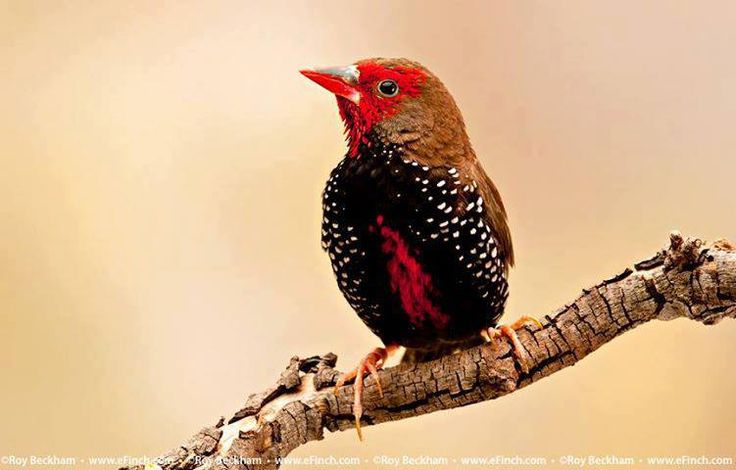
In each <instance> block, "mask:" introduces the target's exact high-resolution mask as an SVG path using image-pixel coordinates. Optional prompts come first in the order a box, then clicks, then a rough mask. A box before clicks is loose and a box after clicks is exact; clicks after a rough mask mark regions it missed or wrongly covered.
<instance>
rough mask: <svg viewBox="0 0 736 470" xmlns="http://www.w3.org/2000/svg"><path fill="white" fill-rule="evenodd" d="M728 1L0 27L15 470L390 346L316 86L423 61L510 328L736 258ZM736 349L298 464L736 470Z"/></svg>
mask: <svg viewBox="0 0 736 470" xmlns="http://www.w3.org/2000/svg"><path fill="white" fill-rule="evenodd" d="M735 24H736V3H734V2H731V1H725V0H724V1H710V2H700V1H695V0H692V1H689V2H676V1H645V2H639V1H633V0H632V1H624V2H620V1H606V2H604V1H597V2H582V1H565V2H553V1H546V2H520V1H506V2H419V1H417V2H399V3H393V2H392V3H388V2H381V1H370V2H364V3H353V2H348V1H347V0H343V1H336V2H304V3H301V2H293V3H280V4H277V3H270V2H269V3H266V2H263V3H250V2H243V1H229V2H215V3H209V4H207V5H206V6H205V3H204V2H195V1H190V2H181V1H176V2H174V1H172V2H148V1H140V2H94V1H64V2H62V1H58V2H57V1H48V2H32V1H10V2H2V3H0V159H1V160H0V371H1V373H0V390H1V392H0V393H1V395H0V422H1V423H2V424H0V454H2V455H6V454H14V455H27V454H57V455H71V456H77V457H87V456H93V455H122V454H131V455H138V454H144V453H145V454H149V455H153V454H156V453H158V452H160V451H163V450H167V449H169V448H170V447H172V446H173V445H175V444H177V443H178V442H179V441H181V440H182V439H184V438H186V437H188V436H189V435H190V434H191V433H192V432H193V431H196V430H197V429H198V428H199V427H200V426H201V425H203V424H208V423H211V422H213V418H216V417H217V416H219V415H220V414H229V413H231V412H232V411H234V410H236V409H237V408H238V406H239V405H240V404H241V403H242V402H243V400H244V398H245V397H246V396H247V394H248V393H249V392H252V391H257V390H259V389H261V388H262V387H264V386H265V385H267V384H269V383H271V381H272V380H273V378H274V377H275V376H276V375H277V374H278V372H280V370H281V369H282V367H283V366H284V365H285V362H286V360H287V359H288V357H290V356H291V355H293V354H296V353H302V354H311V353H321V352H326V351H334V352H336V353H337V354H339V355H340V358H341V361H340V364H342V366H343V367H348V366H351V365H352V364H353V363H354V361H356V360H357V359H358V357H359V356H361V355H363V354H364V353H365V352H367V350H368V349H369V348H372V347H374V346H376V345H377V341H376V339H375V338H374V337H373V336H372V335H371V334H370V332H369V331H368V330H367V329H366V328H364V327H363V325H362V324H361V323H360V322H359V320H358V319H357V317H356V316H355V315H354V314H353V313H352V312H351V311H350V308H349V307H348V305H347V304H346V302H345V301H344V300H343V299H342V298H341V296H340V294H339V292H338V290H337V288H336V286H335V285H334V281H333V279H332V273H331V270H330V267H329V263H328V261H327V259H326V257H325V256H324V254H323V253H322V252H321V250H320V248H319V221H320V191H321V189H322V184H323V181H324V180H325V179H326V176H327V174H328V172H329V170H330V169H331V168H332V166H333V165H335V163H336V162H337V161H338V159H339V158H340V155H341V154H342V152H343V151H344V144H343V142H342V138H341V123H340V122H339V118H338V115H337V110H336V107H335V103H334V100H333V99H332V98H331V97H329V96H328V95H327V93H326V92H324V90H321V89H319V88H318V87H316V86H315V85H314V84H313V83H310V82H309V81H307V80H305V79H304V78H303V77H302V76H300V75H299V74H298V73H297V70H298V69H299V68H302V67H304V66H310V65H334V64H345V63H349V62H352V61H354V60H356V59H359V58H363V57H370V56H376V55H383V56H406V57H411V58H415V59H418V60H420V61H422V62H424V63H425V64H426V65H427V66H429V67H430V68H431V69H432V70H433V71H434V72H435V73H437V74H438V75H439V76H440V77H442V79H443V80H444V81H445V83H446V84H447V86H448V88H449V89H450V90H451V91H452V92H453V94H454V96H455V97H456V99H457V101H458V103H459V105H460V107H461V109H462V110H463V112H464V115H465V118H466V121H467V123H468V127H469V132H470V134H471V138H472V140H473V143H474V145H475V148H476V150H477V152H478V154H479V155H481V156H482V158H483V161H484V163H485V165H486V168H487V169H488V171H489V173H490V174H491V175H492V177H493V178H494V179H495V181H496V182H497V183H498V185H499V186H500V188H501V190H502V193H503V196H504V200H505V201H506V203H507V206H508V209H509V213H510V219H511V225H512V231H513V235H514V241H515V244H516V250H517V253H518V267H517V269H515V270H514V273H513V277H512V281H511V295H512V296H511V301H510V305H509V312H510V313H509V317H510V318H515V317H517V316H518V315H520V314H527V313H533V314H542V313H546V312H549V311H551V310H553V309H555V308H556V307H558V306H560V305H561V304H562V303H564V302H565V301H567V300H570V299H572V298H573V297H574V296H576V295H577V293H578V292H579V291H580V289H581V288H582V287H585V286H588V285H591V284H592V283H594V282H595V281H597V280H599V279H601V278H602V277H604V276H607V275H611V274H614V273H616V272H618V271H619V270H620V269H622V268H623V267H624V266H626V265H627V264H629V263H631V262H634V261H637V260H639V259H641V258H642V257H645V256H648V255H650V254H652V253H653V252H654V251H655V250H657V249H658V248H659V247H660V246H662V245H663V244H664V242H665V239H666V236H667V233H668V231H669V230H670V229H673V228H679V229H680V230H682V231H683V232H686V233H687V234H697V235H700V236H703V237H706V238H708V239H713V238H717V237H722V236H727V237H730V238H732V239H734V238H736V218H734V213H735V212H736V198H735V197H734V188H733V183H734V172H735V171H736V158H735V157H736V153H735V151H734V149H735V148H736V86H735V84H736V59H735V58H736V27H734V25H735ZM734 340H736V323H733V322H727V323H724V324H721V325H718V326H717V327H714V328H707V327H704V326H699V325H696V324H691V323H688V322H685V321H677V322H672V323H667V324H652V325H646V326H644V327H642V328H640V329H637V330H636V331H633V332H632V333H630V334H627V335H625V336H624V337H622V338H620V339H619V340H617V341H615V342H614V343H612V344H610V345H608V346H606V347H604V348H603V349H602V350H601V351H599V352H597V353H595V354H594V355H593V356H591V357H590V358H588V359H587V360H585V361H584V362H583V363H581V364H580V365H578V366H576V367H574V368H572V369H570V370H566V371H564V372H562V373H559V374H555V375H554V376H553V377H551V378H549V379H545V380H544V381H543V382H541V383H539V384H536V385H535V386H533V387H531V388H529V389H526V390H523V391H521V392H520V393H516V394H514V395H513V396H510V397H506V398H503V399H501V400H498V401H496V402H491V403H485V404H481V405H478V406H473V407H469V408H466V409H461V410H455V411H451V412H444V413H439V414H435V415H432V416H427V417H424V418H421V419H416V420H407V421H402V422H397V423H388V424H385V425H382V426H380V427H378V428H370V429H367V430H366V432H365V434H366V437H367V441H366V442H365V443H363V444H358V442H357V440H356V437H355V435H354V433H352V432H351V433H341V434H337V435H329V436H328V438H327V439H326V440H324V441H322V442H320V443H316V444H313V445H309V446H307V447H305V448H303V449H300V450H299V451H298V452H297V453H296V455H309V454H313V453H316V454H318V455H328V454H335V455H359V456H361V457H364V458H368V459H370V458H372V456H374V455H377V454H388V455H402V454H409V455H422V454H428V455H440V456H448V457H456V456H464V455H496V454H504V455H514V454H522V455H536V456H547V457H548V458H550V459H551V458H559V457H560V456H562V455H567V454H575V455H588V454H617V455H621V456H626V455H632V456H636V457H645V456H648V455H681V454H690V455H701V454H705V455H730V456H736V455H735V454H736V449H735V446H734V444H733V442H734V440H733V436H734V435H735V434H736V406H734V405H736V402H735V400H734V396H735V393H736V374H734V366H733V363H732V362H731V360H730V358H732V357H733V356H734V354H736V341H734Z"/></svg>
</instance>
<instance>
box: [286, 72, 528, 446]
mask: <svg viewBox="0 0 736 470" xmlns="http://www.w3.org/2000/svg"><path fill="white" fill-rule="evenodd" d="M300 72H301V73H302V74H303V75H304V76H305V77H307V78H309V79H310V80H312V81H313V82H315V83H317V84H318V85H320V86H322V87H323V88H325V89H326V90H328V91H330V92H332V93H333V94H334V95H335V97H336V99H337V106H338V110H339V114H340V117H341V118H342V121H343V123H344V125H345V133H346V140H347V152H346V154H345V156H344V157H343V158H342V160H340V161H339V163H338V164H337V166H336V167H335V168H334V169H333V170H332V172H331V173H330V175H329V178H328V179H327V182H326V184H325V188H324V191H323V193H322V213H323V218H322V223H321V229H322V232H321V242H322V248H323V249H324V250H325V251H326V252H327V254H328V255H329V258H330V262H331V265H332V270H333V271H334V274H335V277H336V279H337V285H338V287H339V289H340V291H341V292H342V294H343V295H344V297H345V298H346V300H347V302H348V303H349V304H350V306H351V307H352V308H353V309H354V310H355V312H356V313H357V315H358V316H359V317H360V319H361V320H362V321H363V322H364V323H365V324H366V326H368V328H369V329H370V330H371V331H372V332H373V333H374V334H375V335H376V336H378V338H379V339H380V340H381V341H382V342H383V345H384V346H382V347H377V348H375V349H373V350H372V351H370V352H369V353H368V354H367V355H366V356H365V357H364V358H363V359H362V360H361V361H360V362H359V364H358V365H357V367H356V368H354V369H353V370H351V371H349V372H347V373H345V374H344V375H342V376H341V377H340V378H339V380H338V381H337V384H336V386H335V390H336V391H337V390H338V389H339V388H340V387H341V386H343V385H344V384H345V383H347V382H348V381H351V380H354V381H355V383H354V390H353V393H354V403H353V414H354V417H355V427H356V429H357V431H358V436H359V438H360V439H361V440H362V432H361V427H360V424H361V423H360V420H361V416H362V413H363V405H362V396H363V382H364V376H366V375H367V374H370V375H371V376H372V377H373V378H374V379H375V381H376V384H377V389H378V392H379V393H380V394H381V396H382V395H383V391H382V389H381V382H380V380H379V376H378V370H379V369H380V368H382V367H383V365H384V364H385V362H386V361H387V359H388V358H389V357H390V356H392V355H394V354H395V353H396V352H397V351H398V350H399V348H400V347H404V348H406V352H405V354H404V361H406V360H407V358H410V360H411V361H414V362H420V361H425V360H430V359H434V358H436V357H439V356H441V355H444V354H447V353H450V352H454V351H456V350H458V349H465V348H467V347H470V346H473V345H477V344H480V343H482V342H484V341H492V340H493V339H494V338H496V337H499V336H505V337H507V338H508V339H509V340H510V341H511V343H512V347H513V351H514V354H515V356H516V357H517V358H518V360H519V362H520V364H521V367H522V369H524V368H526V364H527V362H528V357H526V356H525V353H524V350H523V347H522V345H521V343H520V342H519V340H518V337H517V334H516V330H517V329H519V328H522V327H524V326H526V325H529V324H536V325H538V326H541V324H540V323H539V322H538V321H537V320H536V319H534V318H532V317H530V316H522V317H520V318H519V320H517V321H516V322H514V323H513V324H511V325H509V326H506V325H501V326H498V321H499V319H500V318H501V316H502V315H503V312H504V308H505V304H506V300H507V298H508V274H509V269H510V268H511V267H512V266H513V264H514V250H513V246H512V241H511V233H510V229H509V224H508V218H507V215H506V209H505V208H504V204H503V201H502V200H501V195H500V192H499V190H498V189H497V187H496V185H495V184H494V183H493V181H492V180H491V178H490V177H489V176H488V174H487V173H486V172H485V170H484V169H483V166H482V165H481V162H480V160H479V159H478V157H477V156H476V154H475V152H474V150H473V147H472V146H471V143H470V139H469V137H468V134H467V131H466V127H465V123H464V120H463V117H462V114H461V112H460V110H459V108H458V106H457V104H456V103H455V100H454V99H453V97H452V95H451V94H450V93H449V91H448V90H447V88H446V87H445V85H444V84H443V83H442V82H441V81H440V79H439V78H437V76H436V75H434V74H433V73H432V72H430V71H429V69H427V68H426V67H424V66H423V65H421V64H420V63H418V62H416V61H413V60H409V59H404V58H370V59H363V60H359V61H357V62H355V63H353V64H351V65H348V66H344V67H328V68H315V69H304V70H301V71H300Z"/></svg>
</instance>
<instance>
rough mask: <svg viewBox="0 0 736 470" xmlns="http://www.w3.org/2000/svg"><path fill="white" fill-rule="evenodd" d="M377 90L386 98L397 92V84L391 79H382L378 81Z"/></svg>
mask: <svg viewBox="0 0 736 470" xmlns="http://www.w3.org/2000/svg"><path fill="white" fill-rule="evenodd" d="M378 92H379V93H380V94H381V95H383V96H385V97H386V98H393V97H394V96H396V95H398V94H399V85H397V84H396V82H395V81H393V80H383V81H381V82H379V83H378Z"/></svg>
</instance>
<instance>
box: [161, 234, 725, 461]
mask: <svg viewBox="0 0 736 470" xmlns="http://www.w3.org/2000/svg"><path fill="white" fill-rule="evenodd" d="M681 317H682V318H689V319H691V320H696V321H699V322H701V323H704V324H706V325H712V324H715V323H717V322H719V321H720V320H722V319H724V318H726V317H730V318H736V249H735V248H734V246H733V245H732V244H731V243H729V242H727V241H725V240H721V241H718V242H715V243H714V244H712V245H710V246H707V247H706V246H703V243H702V242H701V241H700V240H698V239H683V237H682V236H681V235H680V234H679V233H676V232H673V233H672V234H671V235H670V246H669V247H668V248H667V249H666V250H662V251H660V252H658V253H657V254H656V255H655V256H654V257H653V258H651V259H649V260H646V261H642V262H640V263H637V264H636V265H634V267H633V268H631V269H629V268H627V269H626V270H625V271H623V272H622V273H620V274H619V275H617V276H615V277H613V278H611V279H608V280H605V281H603V282H601V283H600V284H598V285H596V286H595V287H592V288H589V289H585V290H583V293H582V295H581V296H580V297H578V298H577V299H576V300H575V301H574V302H572V303H570V304H568V305H565V306H564V307H562V308H561V309H559V310H558V311H556V312H555V313H554V314H552V315H547V316H545V317H544V319H543V320H542V324H543V327H542V328H541V329H540V328H538V327H527V328H525V329H523V330H521V331H519V338H520V340H521V342H522V344H523V345H524V348H525V349H526V350H527V352H528V353H529V355H530V356H531V358H532V361H531V367H530V368H529V372H528V373H523V372H522V368H521V366H520V364H518V363H517V361H516V359H515V356H514V354H513V353H512V350H511V346H510V344H509V343H508V342H507V341H506V340H497V341H494V342H492V343H488V344H485V345H483V346H479V347H476V348H472V349H468V350H466V351H463V352H460V353H457V354H453V355H449V356H445V357H442V358H440V359H438V360H435V361H431V362H426V363H422V364H411V365H409V364H405V365H399V366H396V367H393V368H390V369H386V370H383V371H381V372H380V377H381V383H382V384H383V391H384V396H383V397H380V396H379V394H378V390H377V388H376V384H375V382H374V381H373V379H371V378H367V379H366V387H365V394H364V399H363V403H364V408H365V412H364V415H363V421H364V423H365V425H371V424H378V423H382V422H385V421H395V420H398V419H404V418H410V417H413V416H420V415H423V414H426V413H432V412H434V411H439V410H446V409H450V408H455V407H459V406H465V405H470V404H472V403H478V402H482V401H485V400H492V399H494V398H497V397H500V396H502V395H506V394H508V393H511V392H514V391H516V390H518V389H520V388H522V387H525V386H527V385H529V384H531V383H533V382H536V381H537V380H539V379H542V378H544V377H546V376H548V375H550V374H552V373H554V372H556V371H558V370H560V369H563V368H565V367H567V366H571V365H573V364H575V363H576V362H577V361H579V360H581V359H582V358H584V357H585V356H587V355H588V354H590V353H591V352H593V351H595V350H596V349H598V348H599V347H600V346H601V345H603V344H605V343H607V342H608V341H610V340H612V339H613V338H615V337H616V336H618V335H620V334H621V333H623V332H625V331H628V330H631V329H632V328H634V327H636V326H638V325H641V324H642V323H645V322H648V321H649V320H654V319H657V320H672V319H674V318H681ZM336 361H337V356H335V355H334V354H332V353H329V354H326V355H324V356H314V357H309V358H306V359H299V358H297V357H294V358H292V359H291V362H290V364H289V366H288V367H287V368H286V370H285V371H284V372H283V373H282V374H281V377H280V378H279V380H278V381H277V382H276V384H275V385H274V386H273V387H271V388H269V389H267V390H265V391H264V392H261V393H258V394H254V395H251V396H250V397H249V398H248V400H247V401H246V403H245V406H244V407H243V409H241V410H240V411H238V412H237V413H235V415H234V416H233V417H232V418H231V419H230V420H229V421H228V422H227V424H226V423H225V421H224V418H221V419H220V421H219V422H218V423H217V424H216V425H215V426H212V427H206V428H204V429H202V430H201V431H200V432H199V433H197V434H196V435H195V436H194V437H192V438H191V439H190V440H189V441H188V442H186V443H185V444H183V445H181V446H179V447H177V448H176V449H174V450H172V451H170V452H169V453H167V454H164V455H163V456H161V457H160V459H159V462H158V468H163V469H167V470H168V469H195V468H197V469H202V470H204V469H224V468H228V469H245V468H277V467H278V459H279V458H282V457H284V456H286V455H288V454H289V452H291V451H292V450H294V449H295V448H297V447H298V446H300V445H302V444H305V443H307V442H309V441H314V440H318V439H322V438H323V437H324V429H328V430H330V431H338V430H340V431H342V430H345V429H348V428H352V427H353V426H354V423H353V415H352V402H353V390H352V386H351V385H346V386H344V387H342V388H341V389H340V390H339V392H338V393H337V394H336V395H335V394H334V393H333V387H332V386H333V385H334V383H335V380H336V378H337V376H338V375H339V372H338V371H337V370H335V369H334V368H333V367H334V365H335V363H336ZM149 468H150V467H149ZM154 468H157V467H156V466H154Z"/></svg>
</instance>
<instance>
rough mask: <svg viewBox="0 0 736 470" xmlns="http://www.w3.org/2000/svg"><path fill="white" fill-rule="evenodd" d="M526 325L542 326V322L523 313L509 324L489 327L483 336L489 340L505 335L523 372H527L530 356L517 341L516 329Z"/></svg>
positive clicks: (530, 360)
mask: <svg viewBox="0 0 736 470" xmlns="http://www.w3.org/2000/svg"><path fill="white" fill-rule="evenodd" d="M526 325H535V326H537V327H539V328H542V323H541V322H540V321H539V320H537V319H536V318H534V317H530V316H527V315H524V316H522V317H520V318H519V319H518V320H516V321H515V322H514V323H512V324H511V325H501V326H499V327H498V328H496V327H490V328H488V329H487V330H486V331H485V334H484V336H485V337H486V338H487V339H488V340H489V341H490V340H493V339H495V338H497V337H498V336H505V337H507V338H508V339H509V340H510V341H511V345H512V349H513V351H514V355H515V356H516V358H517V359H518V361H519V365H520V366H521V371H522V372H523V373H525V374H528V373H529V366H530V364H531V362H532V358H531V356H530V355H529V353H528V352H527V351H526V349H524V346H523V345H522V344H521V341H519V336H518V335H517V334H516V330H518V329H519V328H522V327H524V326H526Z"/></svg>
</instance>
